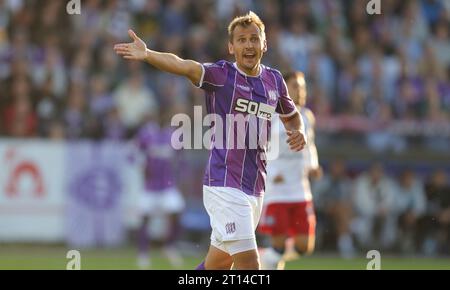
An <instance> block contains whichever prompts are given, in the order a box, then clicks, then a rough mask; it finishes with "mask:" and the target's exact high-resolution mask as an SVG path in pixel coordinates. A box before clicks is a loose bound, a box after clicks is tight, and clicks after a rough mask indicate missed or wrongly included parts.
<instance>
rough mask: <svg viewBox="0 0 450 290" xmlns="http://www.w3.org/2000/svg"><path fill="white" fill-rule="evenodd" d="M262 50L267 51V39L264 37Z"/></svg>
mask: <svg viewBox="0 0 450 290" xmlns="http://www.w3.org/2000/svg"><path fill="white" fill-rule="evenodd" d="M263 52H267V40H265V39H264V42H263Z"/></svg>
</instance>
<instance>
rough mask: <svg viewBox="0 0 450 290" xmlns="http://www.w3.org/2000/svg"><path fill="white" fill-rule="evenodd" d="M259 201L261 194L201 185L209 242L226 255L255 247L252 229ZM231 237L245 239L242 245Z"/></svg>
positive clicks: (253, 228) (256, 217)
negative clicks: (207, 218)
mask: <svg viewBox="0 0 450 290" xmlns="http://www.w3.org/2000/svg"><path fill="white" fill-rule="evenodd" d="M262 202H263V198H262V197H256V196H251V195H247V194H246V193H244V192H243V191H241V190H239V189H236V188H230V187H210V186H206V185H205V186H203V203H204V205H205V208H206V211H207V212H208V214H209V218H210V223H211V228H212V234H211V245H213V246H214V247H216V248H218V249H220V250H222V251H224V252H226V253H228V254H230V255H234V254H236V253H239V252H245V251H249V250H253V249H256V248H257V247H256V236H255V231H256V228H257V226H258V222H259V219H260V217H261V211H262ZM249 240H250V241H251V243H249V242H248V241H249ZM235 241H246V242H245V246H244V244H242V245H239V244H238V245H237V244H236V243H234V242H235ZM231 246H232V248H230V247H231Z"/></svg>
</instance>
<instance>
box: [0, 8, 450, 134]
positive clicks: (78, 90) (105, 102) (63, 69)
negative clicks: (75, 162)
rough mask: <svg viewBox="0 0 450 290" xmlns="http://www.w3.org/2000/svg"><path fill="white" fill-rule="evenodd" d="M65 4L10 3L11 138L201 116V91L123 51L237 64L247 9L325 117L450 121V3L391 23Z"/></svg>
mask: <svg viewBox="0 0 450 290" xmlns="http://www.w3.org/2000/svg"><path fill="white" fill-rule="evenodd" d="M66 2H67V1H58V0H45V1H37V0H29V1H25V0H0V120H1V122H0V134H1V135H6V136H12V137H43V138H54V139H62V138H66V139H78V138H95V139H102V138H112V139H122V138H127V137H129V134H130V132H133V130H135V129H136V127H137V126H139V124H140V122H141V119H142V118H143V117H144V116H145V115H148V114H150V115H151V114H157V112H158V111H159V110H160V109H161V110H164V108H168V107H172V108H173V107H175V108H176V110H177V111H188V112H190V111H192V105H193V104H202V103H203V102H202V93H201V92H200V91H199V90H195V89H194V88H193V86H192V85H191V84H190V83H188V82H187V81H186V80H184V79H182V78H178V77H174V76H170V75H168V74H161V73H159V72H157V71H155V70H153V69H152V68H150V67H148V66H145V65H142V64H138V63H132V62H129V63H125V62H123V61H121V60H120V59H119V58H118V57H116V56H115V55H114V53H113V51H112V46H113V44H114V43H116V42H119V41H125V40H127V39H128V36H127V29H128V28H129V27H132V28H134V29H135V30H136V31H137V32H138V33H139V35H141V36H142V37H143V39H144V40H145V41H146V42H147V43H148V46H149V47H150V48H151V49H155V50H161V51H169V52H173V53H175V54H178V55H180V56H182V57H184V58H191V59H195V60H197V61H200V62H211V61H216V60H219V59H224V58H227V59H228V58H229V56H228V55H227V45H226V41H227V36H226V25H227V24H228V22H229V21H230V20H231V19H232V17H233V16H234V15H237V14H242V13H245V12H247V11H248V10H254V11H255V12H256V13H258V14H259V15H260V16H261V17H262V19H263V20H264V21H265V23H266V26H267V38H268V44H269V51H268V53H267V55H266V56H265V59H264V63H266V64H268V65H271V66H274V67H276V68H278V69H280V70H281V71H287V70H292V69H295V70H301V71H304V72H305V73H306V76H307V78H308V84H309V95H310V104H309V105H310V107H311V108H312V109H313V110H314V111H315V112H316V114H317V115H318V116H319V118H322V119H326V118H327V117H335V116H341V117H343V118H345V117H356V118H355V119H351V120H354V121H353V123H354V125H355V124H356V125H357V124H365V123H364V122H363V121H362V119H361V118H363V120H365V121H366V124H369V126H370V127H371V128H370V129H371V130H376V129H380V126H381V128H383V125H385V124H386V123H389V122H391V121H393V120H417V121H432V122H438V123H443V124H448V122H449V114H450V113H449V112H450V77H449V75H450V39H449V37H450V36H449V32H450V30H449V23H450V22H449V21H450V2H449V1H443V0H410V1H401V0H383V1H382V14H381V15H368V14H367V12H366V4H367V2H368V1H358V0H342V1H335V0H315V1H303V0H282V1H270V0H260V1H254V0H239V1H238V0H217V1H212V0H195V1H193V0H131V1H124V0H108V1H101V0H85V1H81V3H82V13H81V15H68V14H67V13H66V4H67V3H66ZM344 120H345V119H344ZM350 123H352V122H350ZM334 124H336V122H334ZM319 125H320V122H319ZM441 133H442V131H441ZM447 133H448V135H449V136H450V130H449V132H447ZM378 137H379V136H378ZM380 138H381V137H380Z"/></svg>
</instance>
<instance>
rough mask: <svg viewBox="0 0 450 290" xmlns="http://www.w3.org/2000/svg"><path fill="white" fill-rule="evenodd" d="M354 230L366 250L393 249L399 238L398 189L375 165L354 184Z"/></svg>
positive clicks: (376, 164)
mask: <svg viewBox="0 0 450 290" xmlns="http://www.w3.org/2000/svg"><path fill="white" fill-rule="evenodd" d="M353 194H354V196H353V206H354V209H355V211H356V218H355V219H354V221H353V222H352V230H353V231H354V233H355V234H356V237H357V241H358V242H359V244H360V246H361V247H363V248H364V249H374V248H379V247H381V248H382V249H391V248H392V247H393V246H394V242H395V240H396V237H397V222H396V221H397V213H396V199H397V195H396V187H395V183H394V182H393V181H392V180H391V179H390V178H388V177H387V176H386V175H385V173H384V169H383V166H382V165H381V164H380V163H374V164H373V165H371V167H370V168H369V171H368V172H366V173H363V174H361V175H360V176H359V177H358V178H357V179H356V180H355V184H354V193H353Z"/></svg>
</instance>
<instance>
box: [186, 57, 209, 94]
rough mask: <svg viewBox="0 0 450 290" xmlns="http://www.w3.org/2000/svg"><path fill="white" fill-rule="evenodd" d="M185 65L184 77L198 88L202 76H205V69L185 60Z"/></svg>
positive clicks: (194, 62)
mask: <svg viewBox="0 0 450 290" xmlns="http://www.w3.org/2000/svg"><path fill="white" fill-rule="evenodd" d="M185 63H186V67H187V70H186V77H187V78H188V79H189V80H190V81H191V82H192V83H193V84H194V85H195V86H196V87H200V86H201V83H202V79H203V76H204V74H205V69H204V68H203V66H202V65H201V64H200V63H198V62H196V61H193V60H185Z"/></svg>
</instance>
